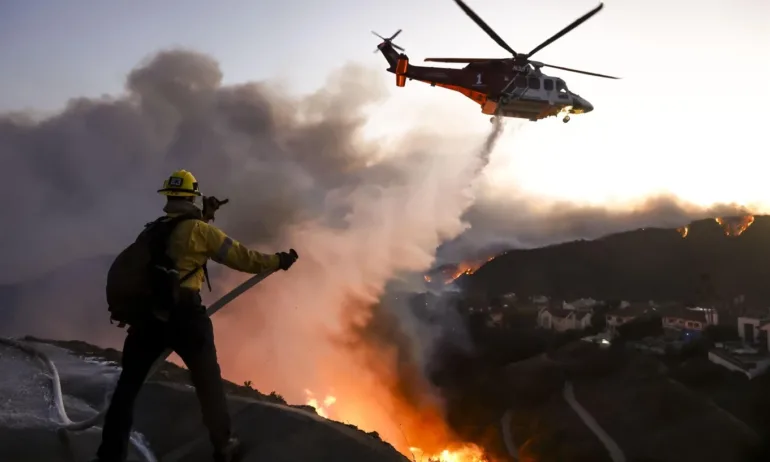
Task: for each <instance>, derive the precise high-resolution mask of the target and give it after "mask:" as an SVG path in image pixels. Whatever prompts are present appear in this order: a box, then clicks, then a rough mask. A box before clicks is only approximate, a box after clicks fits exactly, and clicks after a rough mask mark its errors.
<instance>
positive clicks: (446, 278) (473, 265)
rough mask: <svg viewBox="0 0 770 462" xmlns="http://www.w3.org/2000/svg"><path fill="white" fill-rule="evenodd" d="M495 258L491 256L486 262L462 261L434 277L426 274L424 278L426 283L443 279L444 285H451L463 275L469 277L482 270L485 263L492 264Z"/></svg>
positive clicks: (449, 266) (445, 268)
mask: <svg viewBox="0 0 770 462" xmlns="http://www.w3.org/2000/svg"><path fill="white" fill-rule="evenodd" d="M494 259H495V257H494V256H491V257H489V258H487V259H484V260H466V261H461V262H460V263H458V264H456V265H448V266H445V267H444V268H442V269H441V271H439V272H438V274H434V275H432V276H431V275H428V274H426V275H425V276H423V277H424V278H425V281H426V282H433V281H434V279H436V278H441V280H442V281H443V283H444V284H450V283H452V282H453V281H454V280H456V279H457V278H459V277H460V276H462V275H463V274H465V275H469V274H473V273H475V272H476V270H478V269H479V268H481V266H482V265H484V263H487V262H490V261H492V260H494Z"/></svg>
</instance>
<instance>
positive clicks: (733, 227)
mask: <svg viewBox="0 0 770 462" xmlns="http://www.w3.org/2000/svg"><path fill="white" fill-rule="evenodd" d="M714 221H716V222H717V224H719V226H721V227H722V230H723V231H724V233H725V236H728V237H737V236H740V235H741V234H743V232H744V231H746V230H747V229H748V228H749V226H751V225H752V223H754V215H739V216H732V217H716V218H714ZM676 231H677V232H678V233H679V234H680V235H681V236H682V237H683V238H685V237H687V236H688V235H689V234H690V225H685V226H681V227H679V228H677V229H676Z"/></svg>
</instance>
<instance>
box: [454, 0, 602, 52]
mask: <svg viewBox="0 0 770 462" xmlns="http://www.w3.org/2000/svg"><path fill="white" fill-rule="evenodd" d="M456 1H459V0H456ZM602 8H604V3H600V4H599V6H597V7H596V8H594V9H593V10H591V11H589V12H588V13H586V14H584V15H583V16H581V17H579V18H577V19H576V20H574V21H572V23H571V24H570V25H568V26H567V27H565V28H564V29H562V30H560V31H559V32H557V33H556V34H554V35H553V36H551V38H549V39H548V40H546V41H545V42H543V43H541V44H540V45H538V46H536V47H535V48H534V49H533V50H532V51H530V52H529V53H527V55H526V56H527V58H529V57H531V56H532V55H534V54H535V53H537V52H538V51H540V50H542V49H543V48H545V47H547V46H548V45H550V44H552V43H553V42H555V41H557V40H558V39H560V38H562V37H563V36H564V35H566V34H567V33H568V32H569V31H571V30H572V29H574V28H576V27H577V26H579V25H581V24H583V23H584V22H586V21H588V19H590V18H591V16H593V15H595V14H596V13H598V12H599V11H601V9H602Z"/></svg>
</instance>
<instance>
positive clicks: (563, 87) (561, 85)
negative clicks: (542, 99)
mask: <svg viewBox="0 0 770 462" xmlns="http://www.w3.org/2000/svg"><path fill="white" fill-rule="evenodd" d="M556 89H557V90H559V93H567V85H566V84H565V83H564V82H563V81H561V80H557V81H556Z"/></svg>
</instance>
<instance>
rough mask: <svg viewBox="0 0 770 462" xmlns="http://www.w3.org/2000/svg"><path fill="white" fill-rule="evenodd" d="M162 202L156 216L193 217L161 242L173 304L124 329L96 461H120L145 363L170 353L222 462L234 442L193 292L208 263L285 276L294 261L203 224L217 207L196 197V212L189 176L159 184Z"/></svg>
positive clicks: (205, 323) (210, 339) (208, 328)
mask: <svg viewBox="0 0 770 462" xmlns="http://www.w3.org/2000/svg"><path fill="white" fill-rule="evenodd" d="M158 192H159V193H160V194H163V195H165V196H166V197H167V203H166V206H165V207H164V209H163V211H164V212H165V213H166V216H167V217H175V216H179V215H182V214H185V215H189V214H193V215H195V216H198V217H199V219H188V220H184V221H181V222H179V224H177V225H176V227H175V228H174V229H173V231H171V232H170V235H169V238H168V247H167V254H168V256H169V257H170V258H171V260H173V262H174V264H175V265H176V270H177V271H178V272H179V274H180V275H185V274H189V275H190V277H187V278H186V279H184V278H181V279H182V282H181V283H180V284H179V293H178V298H177V299H178V303H176V306H174V307H170V309H169V312H168V316H167V317H166V318H163V317H158V316H148V317H147V319H146V320H145V321H143V322H141V323H135V324H132V325H130V326H129V328H128V335H127V336H126V339H125V343H124V346H123V355H122V360H121V362H122V368H123V369H122V372H121V374H120V378H119V379H118V383H117V386H116V388H115V392H114V394H113V396H112V399H111V402H110V406H109V408H108V410H107V414H106V416H105V421H104V428H103V431H102V441H101V445H100V446H99V449H98V451H97V459H96V460H97V461H99V462H113V461H115V462H117V461H124V460H125V458H126V455H127V448H128V441H129V434H130V431H131V426H132V423H133V408H134V401H135V400H136V397H137V395H138V393H139V390H140V388H141V387H142V384H143V383H144V380H145V377H146V375H147V374H148V372H149V370H150V368H151V367H152V365H153V363H154V362H155V361H156V360H157V358H158V357H159V356H160V355H161V354H162V353H163V351H164V350H166V349H167V348H170V349H172V350H174V352H176V353H177V354H178V355H179V357H180V358H182V360H183V361H184V363H185V365H186V366H187V368H188V369H189V371H190V377H191V379H192V382H193V385H195V392H196V394H197V397H198V401H199V403H200V406H201V411H202V414H203V422H204V424H205V426H206V427H207V429H208V432H209V437H210V440H211V443H212V445H213V447H214V460H215V461H216V462H229V461H231V460H232V459H233V457H234V456H235V454H236V452H237V450H238V448H239V446H240V442H239V441H238V439H237V438H236V437H235V436H234V435H233V433H232V431H231V428H230V416H229V414H228V411H227V406H226V400H225V393H224V388H223V385H222V377H221V374H220V369H219V364H218V361H217V354H216V348H215V345H214V332H213V328H212V324H211V320H210V319H209V318H208V316H207V315H206V310H205V307H204V306H203V305H202V302H201V296H200V290H201V286H202V284H203V282H204V278H205V279H206V282H208V278H207V274H206V273H207V271H206V267H205V263H206V262H207V261H208V260H209V259H211V260H214V261H216V262H217V263H221V264H224V265H226V266H228V267H230V268H232V269H234V270H238V271H242V272H245V273H253V274H257V273H262V272H266V271H273V270H278V269H281V270H284V271H286V270H288V269H289V267H291V265H292V264H293V263H294V262H295V261H296V259H297V255H296V253H294V252H291V253H289V252H278V253H276V254H272V255H271V254H263V253H260V252H257V251H254V250H250V249H248V248H246V247H245V246H243V245H242V244H240V243H239V242H237V241H235V240H234V239H232V238H230V237H228V236H227V235H226V234H225V233H223V232H222V231H221V230H219V229H218V228H216V227H215V226H213V225H211V224H209V223H208V221H210V220H212V219H213V218H214V211H216V209H217V208H218V207H219V205H221V204H222V203H224V202H219V201H218V200H216V199H215V198H203V210H201V209H199V208H198V206H197V205H196V203H195V201H196V198H198V197H201V193H200V191H199V189H198V182H197V181H196V179H195V177H194V176H193V175H192V173H190V172H188V171H186V170H179V171H177V172H174V173H172V174H171V176H170V177H169V178H168V179H166V180H165V182H164V184H163V188H162V189H160V190H159V191H158Z"/></svg>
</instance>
